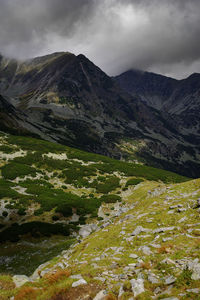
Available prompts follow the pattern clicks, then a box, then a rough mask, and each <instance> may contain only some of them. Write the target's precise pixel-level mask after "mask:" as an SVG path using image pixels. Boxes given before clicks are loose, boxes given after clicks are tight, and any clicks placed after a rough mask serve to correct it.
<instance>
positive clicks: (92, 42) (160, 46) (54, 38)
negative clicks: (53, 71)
mask: <svg viewBox="0 0 200 300" xmlns="http://www.w3.org/2000/svg"><path fill="white" fill-rule="evenodd" d="M56 51H70V52H73V53H75V54H79V53H83V54H85V55H86V56H87V57H88V58H89V59H90V60H92V61H93V62H94V63H95V64H96V65H98V66H99V67H101V68H102V69H103V70H104V71H105V72H107V73H108V74H109V75H117V74H119V73H121V72H124V71H126V70H128V69H131V68H136V69H142V70H149V71H153V72H158V73H161V74H165V75H168V76H172V77H176V78H183V77H186V76H188V75H189V74H191V73H193V72H200V0H0V52H2V53H3V54H4V55H7V56H12V57H17V58H20V59H24V58H30V57H35V56H38V55H44V54H47V53H52V52H56Z"/></svg>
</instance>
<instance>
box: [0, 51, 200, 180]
mask: <svg viewBox="0 0 200 300" xmlns="http://www.w3.org/2000/svg"><path fill="white" fill-rule="evenodd" d="M157 78H158V79H159V81H160V86H161V88H164V89H165V92H164V94H165V97H164V100H165V98H166V97H168V94H169V92H170V89H171V86H173V85H174V81H173V80H171V79H169V80H168V81H169V82H168V83H165V79H163V78H161V79H160V77H159V75H156V76H155V79H151V80H150V79H149V80H148V82H147V86H148V84H149V81H150V83H151V84H150V86H153V93H155V91H156V89H157V91H158V90H159V89H158V86H159V85H158V84H157ZM171 81H172V82H171ZM136 85H137V86H138V88H140V87H141V86H143V85H144V88H145V86H146V85H145V84H144V83H142V82H141V83H140V82H138V81H137V80H136ZM146 94H147V96H148V95H151V89H147V91H146ZM0 95H2V96H1V98H0V115H2V116H3V118H1V119H0V126H1V128H2V129H4V130H6V131H9V132H11V133H13V132H14V131H15V132H17V133H18V135H21V134H25V135H27V134H29V135H31V136H37V137H41V138H42V139H45V140H48V141H53V142H57V143H61V144H65V145H68V146H72V147H76V148H79V149H82V150H86V151H90V152H94V153H99V154H103V155H107V156H109V157H113V158H117V159H124V160H127V161H133V162H134V161H139V162H144V163H145V164H147V165H150V166H154V167H158V168H163V169H168V170H170V171H173V172H177V173H181V174H183V175H185V176H190V177H198V175H199V167H200V163H199V161H200V149H199V146H198V145H199V134H196V131H197V129H198V126H199V125H198V124H199V123H198V117H195V119H194V120H193V118H192V117H191V118H189V119H188V122H189V123H191V122H193V121H194V122H195V124H193V125H194V126H196V127H195V128H193V127H194V126H193V127H192V128H193V129H191V130H190V127H188V126H187V128H185V124H184V120H185V118H184V119H183V118H182V119H180V116H178V117H177V118H175V117H173V116H171V114H169V113H168V112H166V111H165V112H163V111H160V106H158V107H150V106H148V105H146V103H145V102H144V101H141V95H140V94H137V95H136V96H133V95H131V94H130V91H128V92H127V91H125V90H124V89H123V88H121V87H120V85H119V84H118V83H117V82H116V80H114V79H113V78H111V77H109V76H108V75H107V74H105V73H104V72H103V71H102V70H101V69H100V68H98V67H97V66H96V65H95V64H93V63H92V62H91V61H90V60H89V59H88V58H86V57H85V56H84V55H82V54H80V55H77V56H76V55H74V54H72V53H69V52H60V53H53V54H51V55H47V56H42V57H38V58H34V59H30V60H28V61H17V60H14V59H8V58H6V57H3V56H1V57H0ZM162 96H163V90H162V89H161V90H160V93H159V91H158V95H157V96H156V97H157V98H156V99H158V98H159V99H160V100H159V101H164V100H162ZM148 99H149V98H148ZM11 111H12V112H13V113H11ZM193 111H194V109H193ZM190 119H191V122H190V121H189V120H190ZM194 122H193V123H194ZM189 125H191V124H189ZM184 128H185V129H184Z"/></svg>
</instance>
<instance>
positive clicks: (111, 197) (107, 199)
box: [100, 194, 122, 203]
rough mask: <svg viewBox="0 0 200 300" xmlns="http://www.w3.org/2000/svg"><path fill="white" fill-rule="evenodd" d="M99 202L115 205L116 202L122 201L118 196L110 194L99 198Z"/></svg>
mask: <svg viewBox="0 0 200 300" xmlns="http://www.w3.org/2000/svg"><path fill="white" fill-rule="evenodd" d="M100 201H101V202H105V203H115V202H117V201H122V199H121V197H120V196H118V195H114V194H110V195H103V196H101V198H100Z"/></svg>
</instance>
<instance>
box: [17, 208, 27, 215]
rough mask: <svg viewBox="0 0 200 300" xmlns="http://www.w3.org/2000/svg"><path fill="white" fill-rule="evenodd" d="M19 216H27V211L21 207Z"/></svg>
mask: <svg viewBox="0 0 200 300" xmlns="http://www.w3.org/2000/svg"><path fill="white" fill-rule="evenodd" d="M17 213H18V215H20V216H25V215H26V209H25V208H24V207H20V208H19V209H18V212H17Z"/></svg>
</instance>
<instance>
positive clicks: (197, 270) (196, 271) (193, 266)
mask: <svg viewBox="0 0 200 300" xmlns="http://www.w3.org/2000/svg"><path fill="white" fill-rule="evenodd" d="M187 267H188V269H189V270H190V271H192V272H193V273H192V276H191V278H192V279H193V280H199V279H200V263H199V262H198V258H197V259H195V260H193V261H189V262H188V264H187Z"/></svg>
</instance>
